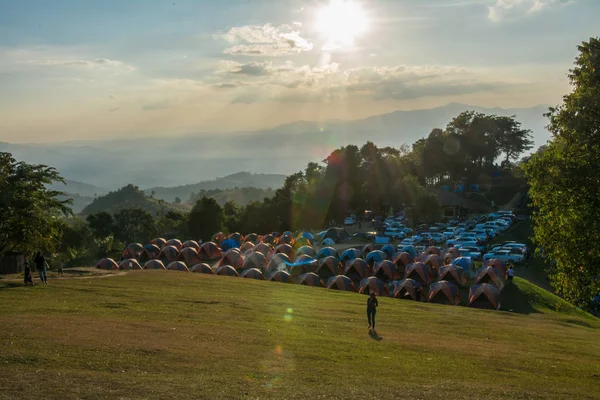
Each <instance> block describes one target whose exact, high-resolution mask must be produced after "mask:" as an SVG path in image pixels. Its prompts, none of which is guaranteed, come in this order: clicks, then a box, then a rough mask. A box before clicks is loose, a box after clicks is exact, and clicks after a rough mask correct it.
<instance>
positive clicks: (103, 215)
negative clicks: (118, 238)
mask: <svg viewBox="0 0 600 400" xmlns="http://www.w3.org/2000/svg"><path fill="white" fill-rule="evenodd" d="M86 220H87V223H88V225H89V227H90V229H91V230H92V234H93V235H94V237H95V238H97V239H102V238H105V237H107V236H110V235H112V234H113V232H114V231H115V222H114V220H113V217H112V215H110V214H109V213H107V212H106V211H101V212H99V213H96V214H91V215H88V217H87V218H86Z"/></svg>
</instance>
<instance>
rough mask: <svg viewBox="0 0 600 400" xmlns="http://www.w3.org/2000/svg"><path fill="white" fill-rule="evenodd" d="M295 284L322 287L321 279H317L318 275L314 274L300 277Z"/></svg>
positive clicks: (310, 273)
mask: <svg viewBox="0 0 600 400" xmlns="http://www.w3.org/2000/svg"><path fill="white" fill-rule="evenodd" d="M296 282H297V283H298V285H306V286H316V287H323V282H322V281H321V278H319V275H317V274H315V273H314V272H309V273H306V274H302V275H300V276H299V277H298V279H297V281H296Z"/></svg>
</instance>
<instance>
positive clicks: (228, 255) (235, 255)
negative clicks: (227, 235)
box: [217, 249, 244, 270]
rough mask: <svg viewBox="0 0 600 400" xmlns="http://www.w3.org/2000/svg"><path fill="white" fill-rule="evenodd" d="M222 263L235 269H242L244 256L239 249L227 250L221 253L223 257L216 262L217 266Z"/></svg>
mask: <svg viewBox="0 0 600 400" xmlns="http://www.w3.org/2000/svg"><path fill="white" fill-rule="evenodd" d="M222 265H230V266H232V267H233V268H235V269H236V270H241V269H243V267H244V258H243V257H242V255H241V254H240V251H239V249H231V250H227V251H226V252H225V254H223V258H221V261H219V264H217V266H219V267H220V266H222Z"/></svg>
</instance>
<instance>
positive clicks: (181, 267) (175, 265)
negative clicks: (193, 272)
mask: <svg viewBox="0 0 600 400" xmlns="http://www.w3.org/2000/svg"><path fill="white" fill-rule="evenodd" d="M167 270H168V271H181V272H190V270H189V268H188V267H187V265H185V264H184V263H183V262H181V261H174V262H172V263H170V264H169V265H167Z"/></svg>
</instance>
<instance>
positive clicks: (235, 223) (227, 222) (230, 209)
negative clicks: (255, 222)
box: [223, 200, 256, 233]
mask: <svg viewBox="0 0 600 400" xmlns="http://www.w3.org/2000/svg"><path fill="white" fill-rule="evenodd" d="M239 218H240V209H239V207H238V206H237V205H236V204H235V202H233V201H232V200H229V201H228V202H227V203H225V204H224V205H223V226H224V227H225V229H226V230H227V232H229V233H232V232H237V231H238V230H239V229H240V228H239V225H240V224H239ZM254 229H256V228H254Z"/></svg>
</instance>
